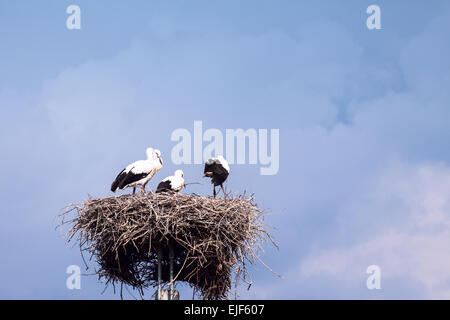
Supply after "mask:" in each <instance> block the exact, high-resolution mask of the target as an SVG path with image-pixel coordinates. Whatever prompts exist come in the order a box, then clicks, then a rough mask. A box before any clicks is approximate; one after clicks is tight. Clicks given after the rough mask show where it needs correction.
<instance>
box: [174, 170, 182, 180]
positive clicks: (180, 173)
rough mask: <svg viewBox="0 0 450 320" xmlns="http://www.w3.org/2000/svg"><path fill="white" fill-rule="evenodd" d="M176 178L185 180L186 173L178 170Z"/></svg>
mask: <svg viewBox="0 0 450 320" xmlns="http://www.w3.org/2000/svg"><path fill="white" fill-rule="evenodd" d="M175 177H181V178H184V172H183V170H180V169H178V170H177V171H175Z"/></svg>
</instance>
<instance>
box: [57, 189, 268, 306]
mask: <svg viewBox="0 0 450 320" xmlns="http://www.w3.org/2000/svg"><path fill="white" fill-rule="evenodd" d="M71 212H72V213H75V217H73V216H72V217H68V216H69V213H71ZM262 215H263V212H262V210H260V209H258V207H257V205H256V204H255V203H254V202H253V198H252V197H246V196H245V195H241V196H237V197H233V196H230V195H228V196H227V197H226V199H213V198H210V197H201V196H197V195H184V194H173V193H160V194H148V195H131V194H130V195H122V196H118V197H109V198H104V199H90V200H88V201H87V202H85V203H84V204H79V205H78V204H76V205H70V206H69V207H68V209H67V210H66V211H65V212H64V213H63V215H62V219H63V220H62V225H63V224H66V223H70V224H71V229H70V230H69V233H68V241H72V240H76V241H77V242H78V244H79V246H80V249H81V251H82V253H83V252H89V254H90V255H91V258H92V257H94V258H95V260H96V262H97V263H98V266H99V267H98V269H97V270H96V273H97V274H98V276H99V278H100V279H102V280H106V281H105V282H106V285H108V284H110V283H112V284H113V286H114V287H115V284H116V283H121V285H123V284H126V285H129V286H131V287H133V288H134V289H138V290H139V292H143V291H142V289H144V288H148V287H150V286H156V285H157V281H158V259H157V253H158V249H159V248H161V250H162V252H163V258H162V281H163V283H164V284H167V283H168V282H169V267H168V266H169V254H168V252H169V249H168V248H169V244H170V245H171V246H172V248H173V250H174V256H175V259H174V277H175V281H184V282H187V283H189V284H190V285H191V286H193V287H194V288H195V289H196V291H197V292H198V293H200V294H201V296H202V298H203V299H223V298H227V297H228V293H229V291H230V288H231V284H232V275H233V272H234V273H235V281H239V280H244V281H245V282H247V283H251V282H249V281H248V272H247V268H246V264H247V263H250V264H253V263H254V262H255V260H256V259H258V260H260V259H259V257H258V252H259V251H260V250H261V249H262V244H263V242H265V241H267V240H270V241H271V242H272V243H273V244H274V245H275V246H276V243H275V242H274V241H273V240H272V238H271V236H270V234H269V233H268V232H267V231H266V230H265V227H266V225H265V224H264V223H263V221H262V220H263V219H262ZM260 261H261V260H260ZM261 262H262V261H261Z"/></svg>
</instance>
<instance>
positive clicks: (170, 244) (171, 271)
mask: <svg viewBox="0 0 450 320" xmlns="http://www.w3.org/2000/svg"><path fill="white" fill-rule="evenodd" d="M173 259H174V253H173V244H172V242H169V268H170V271H169V273H170V292H169V300H173V298H174V292H173Z"/></svg>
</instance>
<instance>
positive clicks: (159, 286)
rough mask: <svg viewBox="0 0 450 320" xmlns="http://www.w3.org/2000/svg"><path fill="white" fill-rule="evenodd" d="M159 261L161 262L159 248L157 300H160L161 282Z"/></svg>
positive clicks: (159, 249) (159, 250)
mask: <svg viewBox="0 0 450 320" xmlns="http://www.w3.org/2000/svg"><path fill="white" fill-rule="evenodd" d="M161 260H162V250H161V247H159V248H158V300H161V282H162V279H161V278H162V268H161Z"/></svg>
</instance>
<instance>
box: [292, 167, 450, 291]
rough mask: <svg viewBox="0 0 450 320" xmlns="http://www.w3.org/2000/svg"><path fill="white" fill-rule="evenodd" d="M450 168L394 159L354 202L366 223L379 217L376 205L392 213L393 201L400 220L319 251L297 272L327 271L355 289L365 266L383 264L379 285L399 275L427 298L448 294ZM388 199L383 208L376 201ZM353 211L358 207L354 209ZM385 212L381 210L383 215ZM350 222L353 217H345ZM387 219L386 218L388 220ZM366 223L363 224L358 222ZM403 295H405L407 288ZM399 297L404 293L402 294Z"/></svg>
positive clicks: (387, 284) (389, 284)
mask: <svg viewBox="0 0 450 320" xmlns="http://www.w3.org/2000/svg"><path fill="white" fill-rule="evenodd" d="M448 190H450V168H449V167H446V166H444V165H442V164H437V165H432V164H430V165H424V166H414V167H409V166H406V165H401V164H398V163H397V164H396V165H393V166H392V167H391V168H389V169H387V170H386V171H385V172H384V173H383V174H382V175H381V176H380V177H379V179H378V181H377V182H376V183H375V184H374V188H373V190H372V192H371V194H370V195H369V197H367V198H368V199H372V200H371V201H368V202H366V203H364V204H361V203H360V204H358V205H357V206H354V207H353V208H357V209H358V210H359V211H361V212H372V213H373V214H372V216H370V217H368V218H367V220H366V222H367V223H370V220H376V219H378V217H377V214H376V212H374V208H378V210H385V211H386V212H391V211H392V208H391V207H390V206H389V203H391V202H392V201H394V202H395V203H396V204H397V205H396V210H400V211H402V216H403V219H402V221H400V222H397V223H395V225H392V226H389V227H388V228H385V229H384V230H380V232H379V234H378V235H376V236H374V237H372V238H370V239H368V240H366V241H363V242H360V243H359V244H354V245H350V246H342V247H336V248H332V249H328V250H320V251H319V252H316V253H313V254H311V255H309V256H308V257H306V258H305V259H303V261H302V262H301V265H300V269H299V273H298V276H299V277H300V279H303V278H308V277H311V276H318V275H320V276H331V277H332V279H333V280H334V281H336V282H337V283H339V282H341V281H342V282H346V285H351V286H354V287H356V288H358V287H360V286H361V284H362V283H361V280H362V279H363V278H364V273H365V270H366V268H367V266H369V265H371V264H376V265H378V266H380V267H381V273H382V290H386V291H387V292H389V291H390V290H393V288H392V286H393V281H395V279H397V278H399V277H403V278H405V277H406V278H407V279H410V280H411V281H412V282H416V283H420V284H422V285H423V288H424V289H425V290H426V292H423V293H422V294H423V295H424V296H426V297H428V298H450V251H449V250H448V244H449V243H450V193H449V192H448ZM380 203H384V204H386V207H383V206H380ZM354 214H355V215H357V212H355V213H354ZM384 217H385V216H384V215H383V218H384ZM348 224H349V225H351V224H352V221H348ZM387 224H389V222H387ZM359 227H360V228H364V224H361V225H359ZM404 295H405V296H406V297H407V296H408V293H407V292H405V293H404ZM400 298H402V297H400Z"/></svg>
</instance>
